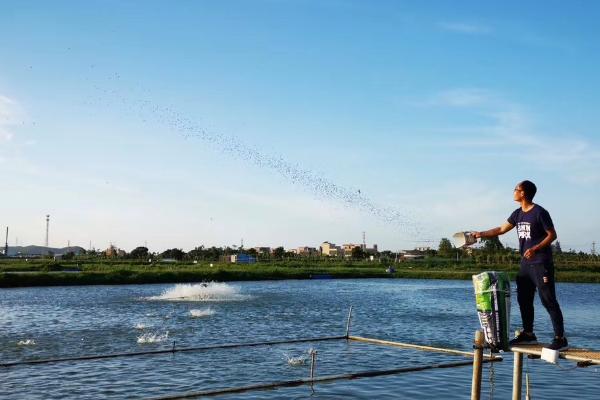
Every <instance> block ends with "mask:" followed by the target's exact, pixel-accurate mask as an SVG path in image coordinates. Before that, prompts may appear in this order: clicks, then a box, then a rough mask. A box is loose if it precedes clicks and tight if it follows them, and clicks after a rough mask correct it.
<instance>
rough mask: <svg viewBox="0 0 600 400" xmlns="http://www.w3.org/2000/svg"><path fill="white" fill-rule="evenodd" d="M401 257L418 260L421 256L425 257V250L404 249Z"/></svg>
mask: <svg viewBox="0 0 600 400" xmlns="http://www.w3.org/2000/svg"><path fill="white" fill-rule="evenodd" d="M400 257H401V259H403V260H417V259H420V258H425V251H423V250H418V249H415V250H402V251H401V252H400Z"/></svg>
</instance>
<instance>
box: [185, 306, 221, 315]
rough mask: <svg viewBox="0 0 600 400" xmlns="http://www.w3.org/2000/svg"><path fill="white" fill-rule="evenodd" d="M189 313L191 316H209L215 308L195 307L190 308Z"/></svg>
mask: <svg viewBox="0 0 600 400" xmlns="http://www.w3.org/2000/svg"><path fill="white" fill-rule="evenodd" d="M190 315H191V317H192V318H202V317H210V316H211V315H215V310H213V309H212V308H210V307H208V308H204V309H201V310H198V309H195V310H190Z"/></svg>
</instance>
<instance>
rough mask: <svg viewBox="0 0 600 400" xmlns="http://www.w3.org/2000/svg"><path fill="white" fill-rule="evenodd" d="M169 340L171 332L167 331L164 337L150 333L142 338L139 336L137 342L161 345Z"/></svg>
mask: <svg viewBox="0 0 600 400" xmlns="http://www.w3.org/2000/svg"><path fill="white" fill-rule="evenodd" d="M168 338H169V331H166V332H165V333H163V334H162V335H161V334H158V333H150V332H148V333H144V334H143V335H141V336H138V338H137V342H138V343H139V344H148V343H160V342H164V341H165V340H167V339H168Z"/></svg>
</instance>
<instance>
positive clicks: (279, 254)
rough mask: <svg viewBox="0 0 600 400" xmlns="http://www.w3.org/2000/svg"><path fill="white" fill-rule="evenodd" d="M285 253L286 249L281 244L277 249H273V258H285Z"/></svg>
mask: <svg viewBox="0 0 600 400" xmlns="http://www.w3.org/2000/svg"><path fill="white" fill-rule="evenodd" d="M284 254H285V250H284V248H283V247H281V246H279V247H276V248H275V249H273V258H275V259H277V260H281V259H282V258H283V255H284Z"/></svg>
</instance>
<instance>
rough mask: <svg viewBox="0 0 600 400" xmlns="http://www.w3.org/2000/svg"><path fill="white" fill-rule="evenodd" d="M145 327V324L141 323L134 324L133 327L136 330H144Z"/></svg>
mask: <svg viewBox="0 0 600 400" xmlns="http://www.w3.org/2000/svg"><path fill="white" fill-rule="evenodd" d="M146 328H147V326H146V325H145V324H141V323H140V324H135V329H137V330H140V331H142V330H144V329H146Z"/></svg>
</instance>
